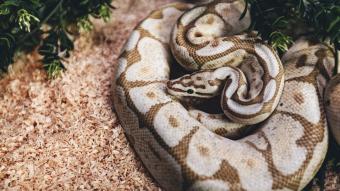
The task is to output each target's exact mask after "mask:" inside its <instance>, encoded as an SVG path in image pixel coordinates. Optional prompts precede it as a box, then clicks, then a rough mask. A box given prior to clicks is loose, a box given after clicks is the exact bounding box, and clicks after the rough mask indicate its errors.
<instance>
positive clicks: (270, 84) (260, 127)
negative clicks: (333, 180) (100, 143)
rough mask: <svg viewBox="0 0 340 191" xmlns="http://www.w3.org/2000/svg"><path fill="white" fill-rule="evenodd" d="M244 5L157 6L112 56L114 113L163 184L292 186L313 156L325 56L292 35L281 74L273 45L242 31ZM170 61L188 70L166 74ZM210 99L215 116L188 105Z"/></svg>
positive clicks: (321, 134) (329, 57) (328, 57)
mask: <svg viewBox="0 0 340 191" xmlns="http://www.w3.org/2000/svg"><path fill="white" fill-rule="evenodd" d="M244 7H245V4H244V1H238V0H215V1H209V3H208V4H205V5H199V6H196V7H193V6H192V5H190V4H184V3H176V4H170V5H167V6H165V7H163V8H160V9H159V10H156V11H154V12H152V13H151V14H150V15H149V16H148V17H147V18H146V19H144V20H143V21H142V22H141V23H140V25H139V26H137V27H136V28H135V30H134V31H133V32H132V34H131V37H130V39H129V40H128V42H127V44H126V46H125V47H124V49H123V51H122V54H121V56H120V58H119V61H118V62H119V63H118V66H117V69H116V76H115V87H114V88H115V92H116V93H115V94H116V95H115V98H114V104H115V109H116V111H117V114H118V117H119V119H120V122H121V124H122V126H123V128H124V129H125V132H126V135H127V137H128V139H129V141H130V143H131V144H132V145H133V147H134V149H135V151H136V152H137V153H138V155H139V156H140V158H141V160H142V161H143V163H144V164H145V166H146V167H147V169H148V170H149V171H150V173H151V174H152V176H153V177H154V178H155V179H156V180H157V182H158V183H159V184H160V185H161V186H162V187H163V188H164V189H166V190H261V191H263V190H301V189H302V188H304V186H306V184H307V183H308V182H309V181H310V180H311V178H312V177H313V176H314V175H315V173H316V172H317V170H318V169H319V167H320V165H321V164H322V162H323V159H324V157H325V154H326V151H327V144H328V130H327V124H326V119H325V114H324V109H323V106H322V95H323V89H324V86H325V84H326V82H327V80H328V79H329V78H330V74H331V71H332V67H333V65H334V54H333V53H332V51H331V49H330V48H329V47H328V46H327V45H325V44H321V43H316V42H314V41H309V40H305V39H300V40H298V41H296V42H295V44H294V45H293V47H291V48H290V49H289V51H288V52H287V53H286V54H285V55H284V56H283V57H282V59H281V60H282V62H283V63H284V67H285V72H284V71H283V66H282V64H281V61H280V59H279V57H278V56H277V54H276V53H275V51H273V49H272V48H270V46H268V45H267V44H266V43H265V42H263V41H262V40H261V39H259V38H258V37H256V35H255V34H254V32H250V33H245V32H244V31H245V30H246V29H247V28H248V26H249V24H250V16H249V15H248V14H247V15H246V16H245V18H244V19H242V20H239V18H240V15H241V13H242V12H243V10H244ZM183 13H184V14H183ZM173 58H176V60H177V61H178V63H179V64H180V65H181V66H182V67H183V68H185V69H186V70H187V71H194V72H193V73H191V74H187V75H184V76H182V77H179V78H177V79H171V80H169V79H170V76H171V78H173V76H178V75H179V73H178V72H177V69H176V67H177V66H176V62H175V59H173ZM177 68H178V67H177ZM170 71H171V72H170ZM284 79H285V82H284ZM218 96H220V102H221V104H220V105H221V110H222V111H223V113H224V115H223V114H218V113H217V114H216V113H214V114H213V113H211V114H209V113H208V111H206V110H200V109H198V107H196V105H195V103H192V102H193V100H196V99H197V100H198V102H202V100H206V99H207V98H212V97H218ZM201 104H203V105H204V104H207V105H212V104H211V103H208V102H204V101H203V103H201ZM213 108H217V105H214V106H213ZM252 124H254V125H252ZM245 132H246V133H245ZM231 138H233V139H231ZM235 138H237V139H235Z"/></svg>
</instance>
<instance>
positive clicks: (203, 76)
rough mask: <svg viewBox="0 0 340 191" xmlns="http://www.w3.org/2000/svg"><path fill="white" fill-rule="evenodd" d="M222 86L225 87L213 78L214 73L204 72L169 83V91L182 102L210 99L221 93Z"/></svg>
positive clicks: (188, 75)
mask: <svg viewBox="0 0 340 191" xmlns="http://www.w3.org/2000/svg"><path fill="white" fill-rule="evenodd" d="M221 85H223V84H222V81H221V80H219V79H216V78H213V71H211V70H202V71H199V72H195V73H192V74H187V75H184V76H182V77H180V78H177V79H174V80H170V81H168V83H167V90H168V93H169V94H171V95H173V96H175V97H177V98H178V99H180V100H184V99H188V98H192V99H193V98H200V99H209V98H212V97H215V96H217V95H218V94H219V93H220V90H221V89H222V86H221Z"/></svg>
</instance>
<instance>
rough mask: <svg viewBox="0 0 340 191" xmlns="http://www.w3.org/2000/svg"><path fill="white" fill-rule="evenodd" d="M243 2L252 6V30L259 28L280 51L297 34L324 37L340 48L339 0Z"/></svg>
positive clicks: (283, 49)
mask: <svg viewBox="0 0 340 191" xmlns="http://www.w3.org/2000/svg"><path fill="white" fill-rule="evenodd" d="M244 1H246V2H247V4H249V5H250V6H251V7H250V14H251V16H252V25H251V29H252V30H253V29H255V30H257V31H259V34H260V35H261V36H262V38H264V39H266V40H268V41H269V42H270V43H271V44H272V46H273V47H274V48H276V49H277V50H278V51H279V52H281V53H283V52H285V51H286V50H287V49H288V47H289V45H290V44H291V43H292V42H293V40H294V39H295V38H296V36H297V35H309V36H312V37H314V38H317V39H320V40H322V41H325V40H327V41H330V42H331V43H332V44H333V45H334V47H335V50H339V49H340V1H339V0H244ZM246 11H247V9H245V11H244V14H243V15H245V13H246ZM335 52H337V51H335ZM337 62H338V61H337Z"/></svg>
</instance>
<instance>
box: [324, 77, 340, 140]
mask: <svg viewBox="0 0 340 191" xmlns="http://www.w3.org/2000/svg"><path fill="white" fill-rule="evenodd" d="M325 107H326V114H327V118H328V122H329V126H330V129H331V131H332V135H333V136H334V138H335V141H336V142H337V143H338V145H340V74H337V75H335V76H334V77H333V78H332V79H331V80H330V81H329V83H328V84H327V86H326V91H325Z"/></svg>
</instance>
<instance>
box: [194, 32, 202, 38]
mask: <svg viewBox="0 0 340 191" xmlns="http://www.w3.org/2000/svg"><path fill="white" fill-rule="evenodd" d="M202 36H203V34H202V33H200V32H196V33H195V37H198V38H199V37H202Z"/></svg>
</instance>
